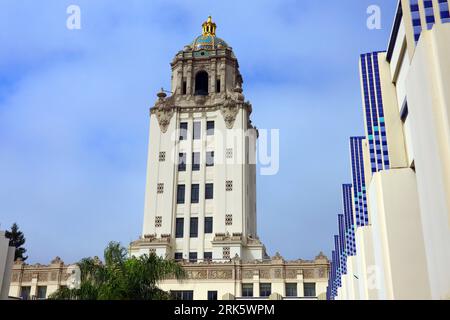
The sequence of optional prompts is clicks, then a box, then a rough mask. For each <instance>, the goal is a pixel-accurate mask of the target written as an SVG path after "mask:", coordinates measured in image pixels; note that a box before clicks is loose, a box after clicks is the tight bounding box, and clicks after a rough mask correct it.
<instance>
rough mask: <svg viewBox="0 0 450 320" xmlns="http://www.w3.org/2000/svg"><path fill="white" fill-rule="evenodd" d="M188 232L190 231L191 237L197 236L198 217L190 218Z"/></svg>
mask: <svg viewBox="0 0 450 320" xmlns="http://www.w3.org/2000/svg"><path fill="white" fill-rule="evenodd" d="M189 233H190V236H191V238H197V237H198V218H191V225H190V231H189Z"/></svg>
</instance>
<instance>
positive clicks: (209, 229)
mask: <svg viewBox="0 0 450 320" xmlns="http://www.w3.org/2000/svg"><path fill="white" fill-rule="evenodd" d="M205 233H206V234H211V233H213V217H206V218H205Z"/></svg>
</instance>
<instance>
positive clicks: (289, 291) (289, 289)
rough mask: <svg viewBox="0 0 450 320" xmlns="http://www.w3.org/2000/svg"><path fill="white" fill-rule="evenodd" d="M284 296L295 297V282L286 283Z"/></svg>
mask: <svg viewBox="0 0 450 320" xmlns="http://www.w3.org/2000/svg"><path fill="white" fill-rule="evenodd" d="M286 297H297V284H296V283H286Z"/></svg>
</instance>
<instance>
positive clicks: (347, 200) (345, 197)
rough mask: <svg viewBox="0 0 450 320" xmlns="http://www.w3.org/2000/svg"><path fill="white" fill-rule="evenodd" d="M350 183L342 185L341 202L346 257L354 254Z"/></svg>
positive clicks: (353, 225) (353, 223)
mask: <svg viewBox="0 0 450 320" xmlns="http://www.w3.org/2000/svg"><path fill="white" fill-rule="evenodd" d="M352 201H353V199H352V185H351V184H344V185H342V202H343V207H344V220H345V253H346V255H347V257H351V256H355V255H356V243H355V222H354V219H353V203H352Z"/></svg>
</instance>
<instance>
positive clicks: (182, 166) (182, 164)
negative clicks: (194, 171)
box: [178, 153, 186, 172]
mask: <svg viewBox="0 0 450 320" xmlns="http://www.w3.org/2000/svg"><path fill="white" fill-rule="evenodd" d="M178 171H179V172H183V171H186V153H180V154H178Z"/></svg>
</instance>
